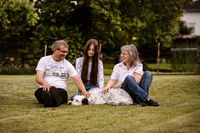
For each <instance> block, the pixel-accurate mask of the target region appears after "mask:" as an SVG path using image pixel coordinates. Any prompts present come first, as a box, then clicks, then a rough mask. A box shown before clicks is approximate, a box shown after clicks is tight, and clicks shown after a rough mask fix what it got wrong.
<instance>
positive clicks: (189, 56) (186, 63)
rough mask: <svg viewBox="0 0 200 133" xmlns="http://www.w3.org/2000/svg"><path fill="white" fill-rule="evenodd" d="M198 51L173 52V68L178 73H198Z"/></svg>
mask: <svg viewBox="0 0 200 133" xmlns="http://www.w3.org/2000/svg"><path fill="white" fill-rule="evenodd" d="M198 58H199V54H198V51H191V50H180V51H172V56H171V67H172V71H176V72H196V69H197V65H198Z"/></svg>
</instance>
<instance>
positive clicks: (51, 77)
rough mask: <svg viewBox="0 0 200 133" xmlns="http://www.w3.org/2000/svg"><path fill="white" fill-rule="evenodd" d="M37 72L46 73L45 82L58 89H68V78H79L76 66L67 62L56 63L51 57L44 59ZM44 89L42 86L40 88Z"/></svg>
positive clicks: (40, 62)
mask: <svg viewBox="0 0 200 133" xmlns="http://www.w3.org/2000/svg"><path fill="white" fill-rule="evenodd" d="M36 71H42V72H44V80H46V81H47V82H48V83H49V84H50V85H51V86H55V87H56V88H63V89H67V81H66V80H67V79H68V77H74V76H78V74H77V72H76V70H75V68H74V66H73V65H72V64H71V63H70V62H69V61H67V60H65V59H64V60H61V61H55V60H54V59H53V58H52V56H51V55H49V56H45V57H42V58H41V59H40V60H39V62H38V65H37V67H36ZM40 87H42V86H40Z"/></svg>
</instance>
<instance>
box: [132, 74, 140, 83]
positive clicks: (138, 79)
mask: <svg viewBox="0 0 200 133" xmlns="http://www.w3.org/2000/svg"><path fill="white" fill-rule="evenodd" d="M134 78H135V81H136V83H137V84H140V81H141V79H142V75H141V74H138V73H134Z"/></svg>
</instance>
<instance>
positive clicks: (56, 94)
mask: <svg viewBox="0 0 200 133" xmlns="http://www.w3.org/2000/svg"><path fill="white" fill-rule="evenodd" d="M50 93H51V96H52V98H53V99H54V100H55V102H56V106H57V107H58V106H59V105H61V104H62V102H63V98H62V96H61V95H60V93H59V91H58V89H57V88H55V87H50Z"/></svg>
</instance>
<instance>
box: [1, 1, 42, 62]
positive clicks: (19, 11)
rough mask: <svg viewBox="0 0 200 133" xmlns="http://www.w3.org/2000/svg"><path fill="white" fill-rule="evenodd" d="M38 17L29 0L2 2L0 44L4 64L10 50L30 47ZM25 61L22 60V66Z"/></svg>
mask: <svg viewBox="0 0 200 133" xmlns="http://www.w3.org/2000/svg"><path fill="white" fill-rule="evenodd" d="M38 19H39V18H38V15H37V13H36V12H35V9H34V7H33V3H31V2H30V1H29V0H2V1H0V22H1V23H0V27H1V28H0V44H1V53H2V55H1V59H0V60H1V61H2V62H4V60H5V56H6V54H7V52H8V50H11V49H13V50H15V52H16V53H17V48H22V49H24V48H26V47H28V46H29V43H28V41H29V37H30V34H31V31H30V28H31V27H32V26H34V25H35V24H36V23H37V20H38ZM23 64H24V61H23V59H22V65H23ZM3 65H4V64H3Z"/></svg>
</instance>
